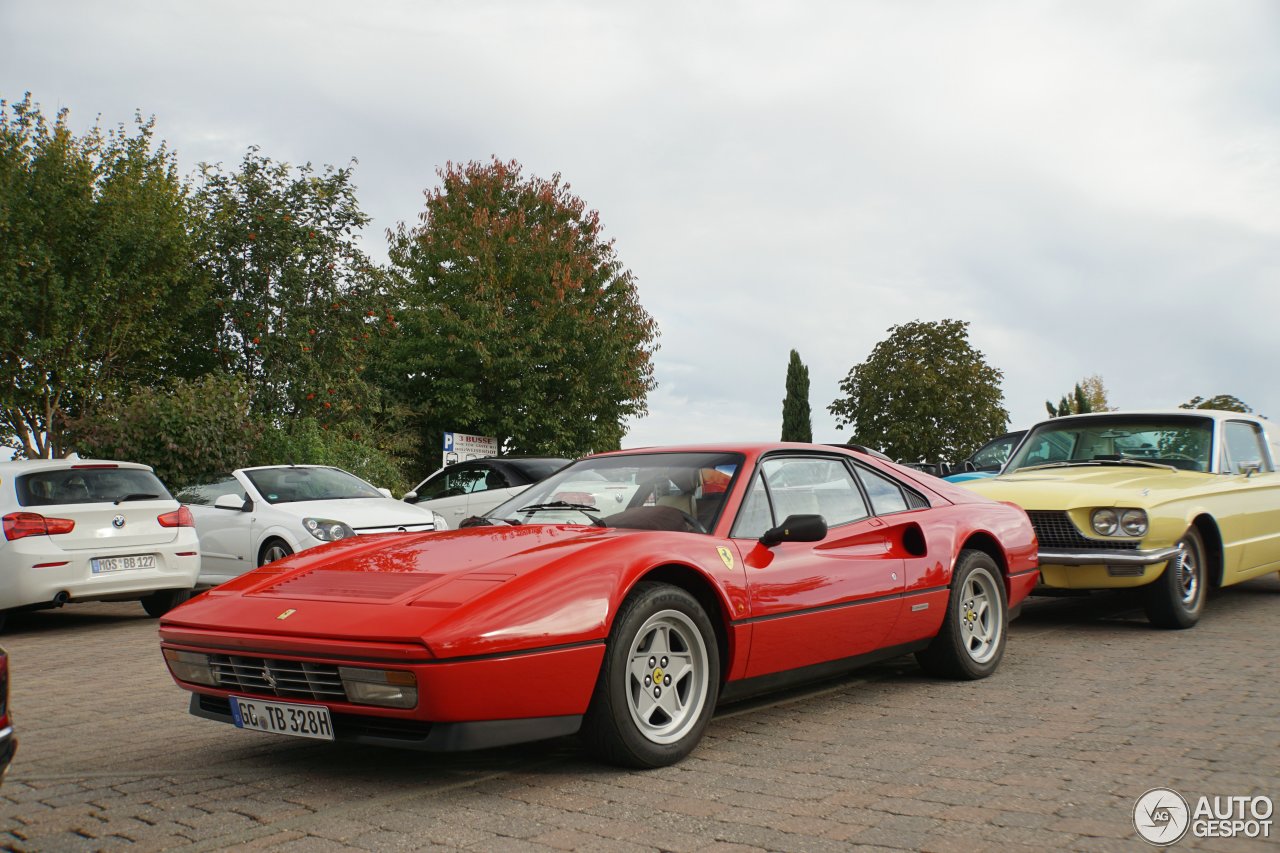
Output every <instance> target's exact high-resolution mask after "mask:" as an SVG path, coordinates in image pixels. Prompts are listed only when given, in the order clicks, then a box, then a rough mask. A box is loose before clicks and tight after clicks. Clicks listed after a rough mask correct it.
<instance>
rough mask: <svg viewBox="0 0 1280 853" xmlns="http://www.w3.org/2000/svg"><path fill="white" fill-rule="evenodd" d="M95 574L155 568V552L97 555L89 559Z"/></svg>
mask: <svg viewBox="0 0 1280 853" xmlns="http://www.w3.org/2000/svg"><path fill="white" fill-rule="evenodd" d="M89 565H90V566H91V567H92V568H93V573H94V574H95V575H101V574H106V573H107V572H127V571H130V570H131V569H154V568H155V567H156V555H155V554H135V555H133V556H130V557H97V558H95V559H92V560H90V561H89Z"/></svg>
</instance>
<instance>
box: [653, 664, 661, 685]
mask: <svg viewBox="0 0 1280 853" xmlns="http://www.w3.org/2000/svg"><path fill="white" fill-rule="evenodd" d="M653 683H654V684H661V683H662V667H658V668H657V669H655V670H654V671H653Z"/></svg>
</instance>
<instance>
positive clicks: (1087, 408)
mask: <svg viewBox="0 0 1280 853" xmlns="http://www.w3.org/2000/svg"><path fill="white" fill-rule="evenodd" d="M1044 407H1045V408H1046V409H1047V410H1048V411H1049V417H1051V418H1061V417H1065V416H1067V415H1085V414H1088V413H1089V412H1092V411H1093V404H1092V403H1091V402H1090V400H1089V396H1088V395H1087V394H1086V393H1085V390H1084V389H1083V388H1081V387H1080V384H1079V383H1076V387H1075V388H1074V389H1072V391H1071V396H1070V397H1067V396H1066V395H1063V397H1062V399H1061V400H1059V401H1058V405H1057V406H1056V407H1055V406H1054V405H1053V403H1051V402H1050V401H1048V400H1045V401H1044Z"/></svg>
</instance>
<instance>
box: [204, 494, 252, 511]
mask: <svg viewBox="0 0 1280 853" xmlns="http://www.w3.org/2000/svg"><path fill="white" fill-rule="evenodd" d="M213 506H214V508H215V509H233V510H235V511H236V512H248V511H249V510H251V509H253V504H251V503H250V502H249V501H247V500H245V499H244V498H241V497H236V496H235V495H218V497H216V498H215V499H214V501H213Z"/></svg>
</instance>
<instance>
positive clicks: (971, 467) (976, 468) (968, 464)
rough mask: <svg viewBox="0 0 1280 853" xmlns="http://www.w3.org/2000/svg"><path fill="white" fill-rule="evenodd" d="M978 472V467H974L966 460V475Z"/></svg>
mask: <svg viewBox="0 0 1280 853" xmlns="http://www.w3.org/2000/svg"><path fill="white" fill-rule="evenodd" d="M977 470H978V466H977V465H974V464H973V463H972V462H970V461H969V460H968V459H966V460H964V471H965V473H966V474H967V473H969V472H970V471H977Z"/></svg>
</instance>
